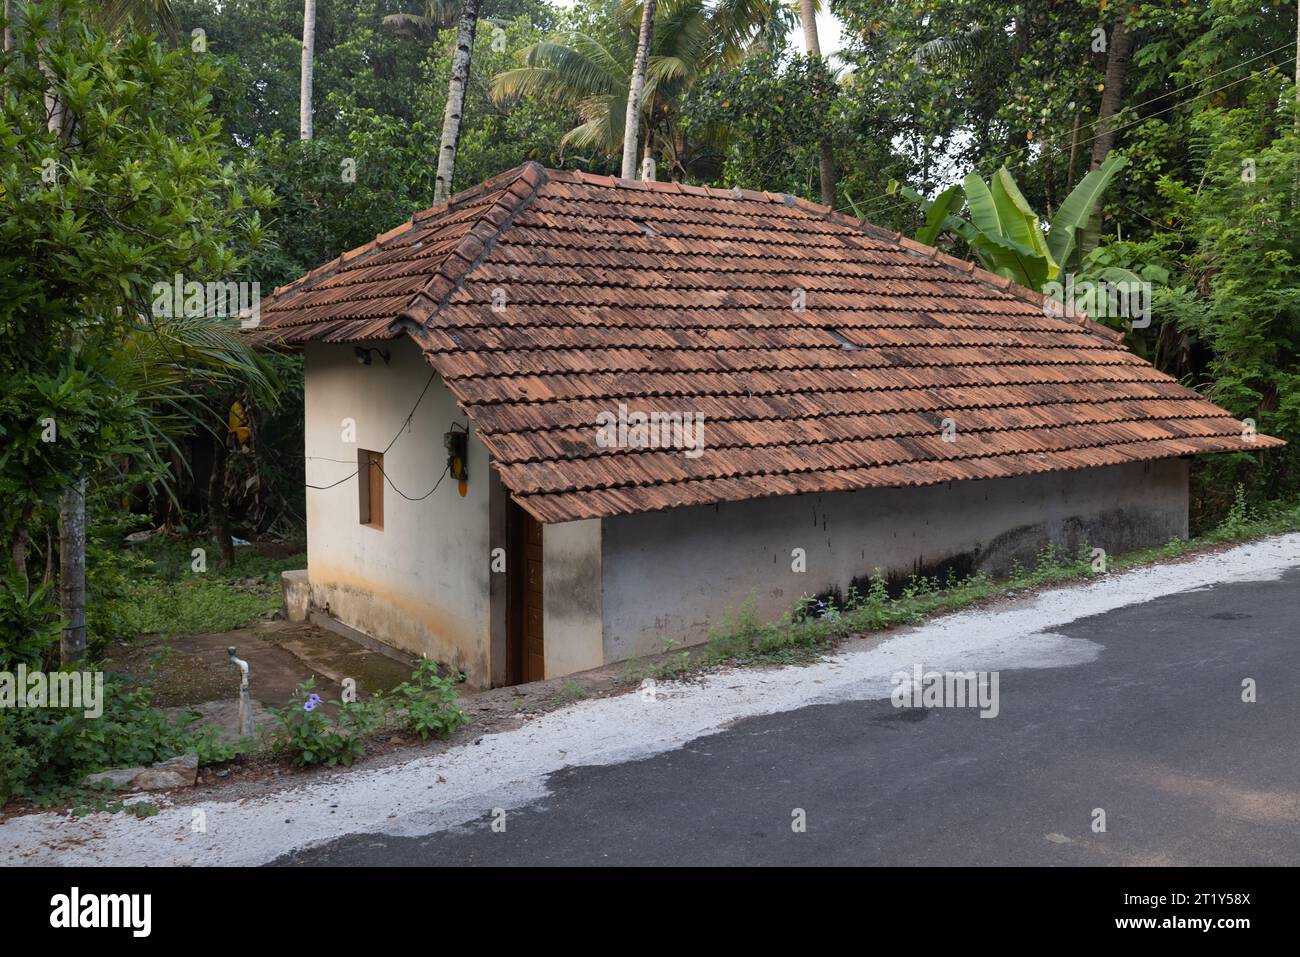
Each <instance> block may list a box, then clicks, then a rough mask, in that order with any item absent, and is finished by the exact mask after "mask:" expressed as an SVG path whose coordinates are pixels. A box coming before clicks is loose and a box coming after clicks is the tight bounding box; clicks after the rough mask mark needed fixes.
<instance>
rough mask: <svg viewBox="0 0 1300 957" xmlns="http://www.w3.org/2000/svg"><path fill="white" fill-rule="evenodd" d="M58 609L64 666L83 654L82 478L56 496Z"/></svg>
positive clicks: (84, 562) (60, 647) (84, 512)
mask: <svg viewBox="0 0 1300 957" xmlns="http://www.w3.org/2000/svg"><path fill="white" fill-rule="evenodd" d="M59 610H60V611H61V612H62V613H63V635H62V637H61V638H60V640H59V661H60V662H61V663H62V664H63V665H65V666H67V665H72V664H76V663H77V662H79V661H81V660H82V659H84V658H85V657H86V479H85V476H82V477H81V478H79V479H77V480H76V481H75V482H73V483H72V484H71V485H70V486H69V487H68V488H67V489H66V490H65V491H64V493H63V495H62V496H60V498H59Z"/></svg>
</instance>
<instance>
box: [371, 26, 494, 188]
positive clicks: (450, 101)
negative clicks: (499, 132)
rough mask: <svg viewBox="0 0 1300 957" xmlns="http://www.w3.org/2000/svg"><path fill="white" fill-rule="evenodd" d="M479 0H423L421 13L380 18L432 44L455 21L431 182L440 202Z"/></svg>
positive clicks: (452, 164)
mask: <svg viewBox="0 0 1300 957" xmlns="http://www.w3.org/2000/svg"><path fill="white" fill-rule="evenodd" d="M479 3H480V0H459V2H458V0H425V5H424V13H423V14H417V13H394V14H390V15H389V16H386V17H384V21H383V23H384V27H385V28H386V29H388V30H389V31H390V32H392V33H396V34H398V35H401V36H406V37H411V38H414V39H417V40H420V41H422V42H424V43H427V44H430V45H432V44H433V43H434V42H435V41H436V40H437V38H438V35H439V34H440V33H441V31H442V30H443V29H444V28H446V27H447V26H449V25H450V24H451V23H453V22H455V23H456V49H455V51H454V52H453V53H452V57H451V76H450V77H448V79H447V108H446V110H445V111H444V112H443V115H442V140H441V142H440V143H439V145H438V172H437V177H436V179H435V180H434V184H433V201H434V202H435V203H441V202H442V201H443V200H445V199H446V198H447V197H448V196H449V195H451V185H452V178H453V176H454V174H455V171H456V149H457V147H458V146H459V144H460V123H461V118H462V116H463V114H464V110H465V91H466V89H467V88H468V87H469V70H470V65H471V63H472V62H473V57H474V34H475V33H476V32H477V30H478V12H479Z"/></svg>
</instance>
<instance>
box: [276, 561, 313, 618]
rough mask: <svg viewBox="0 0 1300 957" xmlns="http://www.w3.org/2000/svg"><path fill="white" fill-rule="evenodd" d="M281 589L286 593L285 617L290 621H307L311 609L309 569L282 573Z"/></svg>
mask: <svg viewBox="0 0 1300 957" xmlns="http://www.w3.org/2000/svg"><path fill="white" fill-rule="evenodd" d="M280 588H281V590H282V591H283V592H284V616H285V617H286V618H288V619H289V620H290V621H306V620H307V614H308V612H309V611H310V608H311V586H310V585H308V583H307V569H305V568H299V569H295V570H294V571H288V572H281V573H280Z"/></svg>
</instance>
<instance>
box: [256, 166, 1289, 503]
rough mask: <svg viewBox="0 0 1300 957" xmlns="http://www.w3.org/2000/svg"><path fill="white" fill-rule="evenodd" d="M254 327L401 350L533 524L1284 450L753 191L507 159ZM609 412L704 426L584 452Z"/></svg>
mask: <svg viewBox="0 0 1300 957" xmlns="http://www.w3.org/2000/svg"><path fill="white" fill-rule="evenodd" d="M262 316H263V322H262V326H261V328H259V329H258V330H256V331H255V332H254V333H253V335H255V336H256V337H257V339H258V340H260V341H263V342H273V343H278V344H281V345H300V344H302V343H305V342H311V341H326V342H349V341H357V340H361V339H383V338H392V337H394V336H396V335H402V334H409V335H410V336H412V338H414V340H415V341H416V342H417V343H418V344H419V345H420V347H421V349H422V350H423V351H424V353H425V355H426V357H427V359H428V361H429V362H430V364H432V365H433V367H434V368H435V369H436V370H437V371H438V372H439V373H440V374H441V375H442V377H443V378H444V379H445V381H446V383H447V385H448V387H449V388H450V389H451V390H452V392H453V393H454V394H455V396H456V398H457V399H458V401H459V402H460V404H461V406H462V407H463V408H464V410H465V411H466V413H467V414H469V415H470V417H471V418H473V419H474V421H475V423H476V425H477V427H478V434H479V435H480V437H481V438H482V440H483V442H484V444H485V445H486V446H487V447H488V449H489V451H490V453H491V454H492V456H493V459H494V462H495V464H496V466H497V468H498V470H499V471H500V474H501V478H502V481H503V482H504V483H505V485H506V487H507V488H509V489H510V491H511V492H512V494H513V495H514V496H515V498H516V499H518V500H519V501H520V502H521V503H522V504H523V505H524V507H525V508H527V509H528V510H529V511H530V512H532V513H533V514H534V515H535V516H536V517H538V518H539V519H541V520H543V521H546V522H561V521H569V520H573V519H581V518H594V517H602V516H607V515H615V514H622V513H627V512H637V511H647V510H653V509H660V508H672V507H679V506H683V505H692V504H709V503H716V502H724V501H735V500H740V499H746V498H754V497H759V496H768V495H790V494H798V493H806V492H824V491H825V492H829V491H839V490H848V489H856V488H866V487H873V486H909V485H927V484H935V483H939V482H950V481H960V480H965V479H980V478H998V477H1005V476H1012V475H1025V474H1034V473H1039V472H1047V471H1055V470H1062V469H1079V468H1090V467H1097V466H1104V465H1113V464H1118V463H1122V462H1130V461H1142V460H1147V459H1158V458H1167V457H1172V456H1181V455H1191V454H1200V453H1205V452H1218V451H1240V450H1246V451H1252V450H1258V449H1261V448H1269V447H1273V446H1276V445H1281V444H1282V443H1281V442H1279V441H1278V440H1276V439H1272V438H1269V437H1267V436H1258V437H1256V438H1255V440H1254V441H1253V442H1250V441H1246V440H1245V439H1243V437H1242V427H1241V423H1240V422H1238V421H1236V420H1235V419H1233V418H1232V417H1231V416H1230V415H1229V414H1228V413H1227V412H1225V411H1224V410H1223V409H1220V408H1218V407H1216V406H1215V405H1213V404H1212V403H1210V402H1208V401H1206V400H1205V399H1203V398H1202V397H1201V396H1199V395H1198V394H1197V393H1195V392H1193V391H1192V390H1190V389H1187V388H1185V387H1184V386H1182V385H1180V384H1179V383H1177V382H1175V381H1174V380H1173V379H1171V378H1169V377H1168V376H1166V375H1164V374H1163V373H1160V372H1158V371H1157V370H1156V369H1154V368H1153V367H1152V366H1150V365H1149V364H1148V363H1146V362H1144V361H1143V360H1141V359H1139V358H1138V357H1136V356H1134V355H1133V354H1132V353H1130V352H1128V351H1127V350H1126V349H1125V348H1124V347H1123V346H1122V344H1121V342H1122V338H1123V337H1122V335H1121V334H1120V333H1118V332H1116V331H1115V330H1112V329H1109V328H1107V327H1104V326H1101V325H1099V324H1097V323H1095V322H1093V321H1091V320H1089V319H1086V318H1073V319H1067V318H1063V317H1061V316H1060V315H1055V314H1053V313H1052V311H1051V309H1050V306H1047V305H1045V304H1044V301H1043V297H1042V296H1041V295H1040V294H1038V293H1035V292H1032V291H1030V290H1028V289H1024V288H1022V287H1020V286H1017V285H1015V284H1014V283H1012V282H1011V281H1010V280H1009V279H1006V278H1005V277H1000V276H996V275H993V274H992V273H989V272H987V271H985V270H983V269H980V268H978V267H977V266H976V265H975V264H974V263H969V262H963V261H961V260H957V259H954V258H953V257H952V256H949V255H948V254H946V253H942V252H939V251H937V250H935V249H933V248H932V247H929V246H924V245H922V244H920V243H917V242H915V241H913V240H911V239H908V238H907V237H903V236H900V235H899V234H896V233H891V232H889V231H887V230H883V229H880V228H879V227H876V226H873V225H872V224H870V223H865V222H860V221H858V220H855V219H853V218H851V217H848V216H844V215H842V214H839V213H835V212H833V211H831V210H828V209H826V208H825V207H821V206H818V205H816V204H814V203H811V202H809V201H807V200H803V199H796V198H792V197H789V196H785V195H782V194H774V193H764V192H756V191H753V190H722V189H716V188H709V187H696V186H685V185H678V184H672V183H632V182H628V181H624V180H616V179H615V178H614V177H610V176H596V175H592V174H588V173H580V172H572V171H555V170H543V169H542V168H541V167H540V166H537V165H536V164H529V165H527V166H524V167H522V168H520V169H517V170H512V171H510V172H508V173H503V174H502V175H500V176H497V177H494V178H493V179H492V180H489V181H487V182H485V183H483V184H480V185H479V186H478V187H475V188H474V189H472V190H469V191H467V192H465V193H461V194H458V195H456V196H454V197H452V198H451V200H450V201H449V202H448V203H446V204H443V205H442V206H439V207H435V208H434V209H431V210H427V211H425V212H422V213H417V214H416V215H415V216H413V217H412V219H411V220H410V221H409V222H407V223H405V224H403V225H402V226H399V227H397V228H396V229H393V230H390V231H388V232H386V233H382V234H380V235H379V236H377V237H375V241H374V242H372V243H368V244H367V245H365V246H362V247H360V248H359V249H356V250H353V251H351V252H350V253H347V254H345V255H343V256H341V257H339V258H338V259H336V260H333V261H332V262H330V263H327V264H325V265H324V266H322V267H320V268H318V269H314V270H312V271H311V272H309V273H308V274H307V275H305V276H303V277H302V278H301V279H299V280H297V281H296V282H293V283H290V284H289V285H287V286H285V287H282V288H281V289H278V290H276V293H275V295H274V296H272V297H271V298H270V299H269V300H268V301H266V302H264V303H263V305H262ZM399 320H402V321H400V322H399ZM620 405H622V406H624V407H625V408H626V409H627V410H628V411H629V412H642V413H657V414H661V415H672V414H692V415H694V414H698V415H701V416H703V418H704V433H703V434H704V442H703V451H702V453H701V454H700V455H698V456H696V457H691V456H687V455H686V454H685V453H684V450H683V449H681V448H673V449H663V448H658V449H656V448H603V447H601V445H600V443H599V442H598V441H597V431H596V421H597V416H599V415H601V414H602V413H611V414H614V415H617V413H618V410H619V406H620ZM945 425H948V426H950V429H949V434H948V435H947V437H945ZM954 430H955V431H954Z"/></svg>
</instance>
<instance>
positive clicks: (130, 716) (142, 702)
mask: <svg viewBox="0 0 1300 957" xmlns="http://www.w3.org/2000/svg"><path fill="white" fill-rule="evenodd" d="M103 705H104V711H103V714H101V715H100V716H99V717H97V718H87V717H86V716H85V713H84V710H83V709H80V708H0V805H3V804H5V803H6V802H8V801H9V800H11V799H13V798H26V799H27V800H30V801H31V802H32V803H34V804H40V805H47V804H51V803H56V802H58V801H60V800H66V799H70V798H73V797H76V796H77V795H79V794H81V793H83V792H84V791H85V790H86V788H84V787H83V786H82V785H81V781H82V779H83V778H85V776H86V775H87V774H89V773H91V772H93V771H102V770H104V769H105V768H113V767H131V766H135V765H145V764H153V763H155V762H157V761H162V760H165V759H167V758H171V757H175V756H176V755H178V754H187V753H189V752H197V753H198V755H199V763H200V764H215V763H219V762H222V761H228V760H230V759H231V758H233V757H234V756H235V748H233V747H232V746H230V745H224V744H221V743H220V742H219V741H218V740H217V733H216V729H214V728H210V727H204V728H196V727H195V726H194V725H195V723H196V722H197V721H198V720H199V715H198V714H197V713H191V714H189V715H187V716H186V717H184V718H181V719H179V720H177V719H175V718H173V717H171V716H170V715H168V714H167V713H166V712H164V711H162V710H160V709H158V708H155V707H153V706H152V705H151V704H150V703H149V692H148V691H147V690H145V689H143V688H136V689H130V688H129V687H128V686H127V684H126V682H125V681H124V680H123V679H121V678H119V677H117V676H114V675H109V676H107V678H106V680H105V682H104V701H103Z"/></svg>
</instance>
